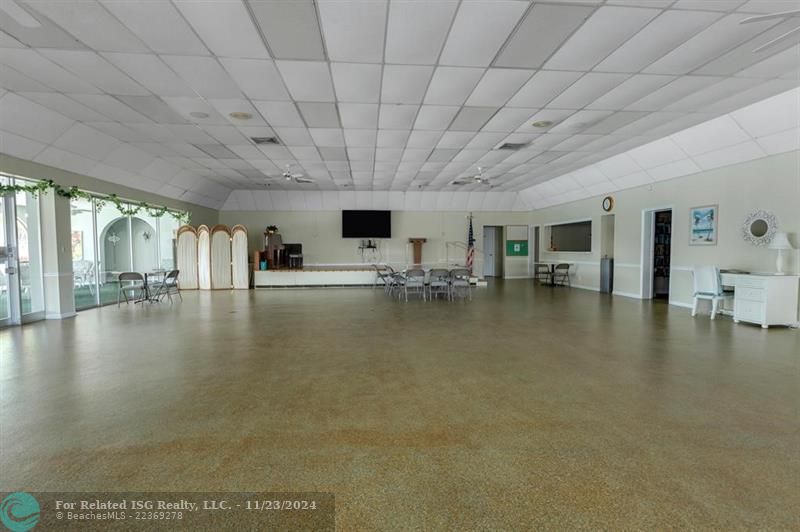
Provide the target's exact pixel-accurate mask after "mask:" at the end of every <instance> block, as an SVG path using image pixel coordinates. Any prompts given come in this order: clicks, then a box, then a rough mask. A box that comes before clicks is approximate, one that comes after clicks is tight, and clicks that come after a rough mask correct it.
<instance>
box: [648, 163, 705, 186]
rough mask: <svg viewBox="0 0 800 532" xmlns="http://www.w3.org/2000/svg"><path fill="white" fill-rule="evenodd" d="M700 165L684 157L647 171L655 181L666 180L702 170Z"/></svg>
mask: <svg viewBox="0 0 800 532" xmlns="http://www.w3.org/2000/svg"><path fill="white" fill-rule="evenodd" d="M700 171H701V170H700V167H699V166H697V165H696V164H695V163H694V161H692V160H691V159H683V160H682V161H675V162H672V163H667V164H665V165H662V166H657V167H655V168H650V169H649V170H647V173H648V174H650V177H652V178H653V181H664V180H666V179H672V178H673V177H679V176H684V175H689V174H695V173H697V172H700Z"/></svg>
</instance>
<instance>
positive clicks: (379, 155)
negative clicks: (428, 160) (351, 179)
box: [375, 148, 403, 163]
mask: <svg viewBox="0 0 800 532" xmlns="http://www.w3.org/2000/svg"><path fill="white" fill-rule="evenodd" d="M402 156H403V148H375V161H376V163H377V162H384V163H385V162H393V163H397V162H399V161H400V158H401V157H402Z"/></svg>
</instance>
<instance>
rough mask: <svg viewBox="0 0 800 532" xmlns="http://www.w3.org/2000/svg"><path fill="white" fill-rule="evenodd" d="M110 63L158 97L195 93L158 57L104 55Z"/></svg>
mask: <svg viewBox="0 0 800 532" xmlns="http://www.w3.org/2000/svg"><path fill="white" fill-rule="evenodd" d="M103 57H105V58H106V59H107V60H108V61H109V62H110V63H112V64H113V65H114V66H116V67H117V68H119V69H120V70H122V71H123V72H125V73H126V74H127V75H128V76H130V77H131V78H133V79H135V80H136V81H137V82H138V83H140V84H141V85H143V86H144V87H145V88H147V89H149V90H150V91H152V92H154V93H155V94H157V95H159V96H195V95H196V93H195V92H194V91H193V90H192V89H191V87H189V85H187V84H186V82H185V81H183V79H181V78H180V77H179V76H177V75H176V74H175V73H174V72H173V71H172V70H171V69H170V68H169V67H167V65H165V64H164V62H163V61H161V59H159V58H158V56H155V55H150V54H128V53H105V54H103Z"/></svg>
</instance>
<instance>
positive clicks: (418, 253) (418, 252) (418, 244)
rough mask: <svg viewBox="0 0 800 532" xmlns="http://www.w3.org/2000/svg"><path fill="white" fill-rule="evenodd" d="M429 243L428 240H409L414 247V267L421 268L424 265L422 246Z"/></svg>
mask: <svg viewBox="0 0 800 532" xmlns="http://www.w3.org/2000/svg"><path fill="white" fill-rule="evenodd" d="M427 241H428V239H427V238H409V239H408V243H409V244H413V245H414V266H420V265H421V264H422V244H424V243H425V242H427Z"/></svg>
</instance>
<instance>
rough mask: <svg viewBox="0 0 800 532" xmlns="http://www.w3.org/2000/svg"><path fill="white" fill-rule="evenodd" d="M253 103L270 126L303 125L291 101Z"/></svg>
mask: <svg viewBox="0 0 800 532" xmlns="http://www.w3.org/2000/svg"><path fill="white" fill-rule="evenodd" d="M253 104H254V105H255V107H256V109H258V112H259V113H261V116H263V117H264V119H265V120H266V121H267V123H268V124H269V125H270V126H272V127H305V124H304V123H303V119H302V118H301V117H300V113H298V112H297V108H296V107H295V105H294V104H293V103H291V102H257V101H254V102H253Z"/></svg>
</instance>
